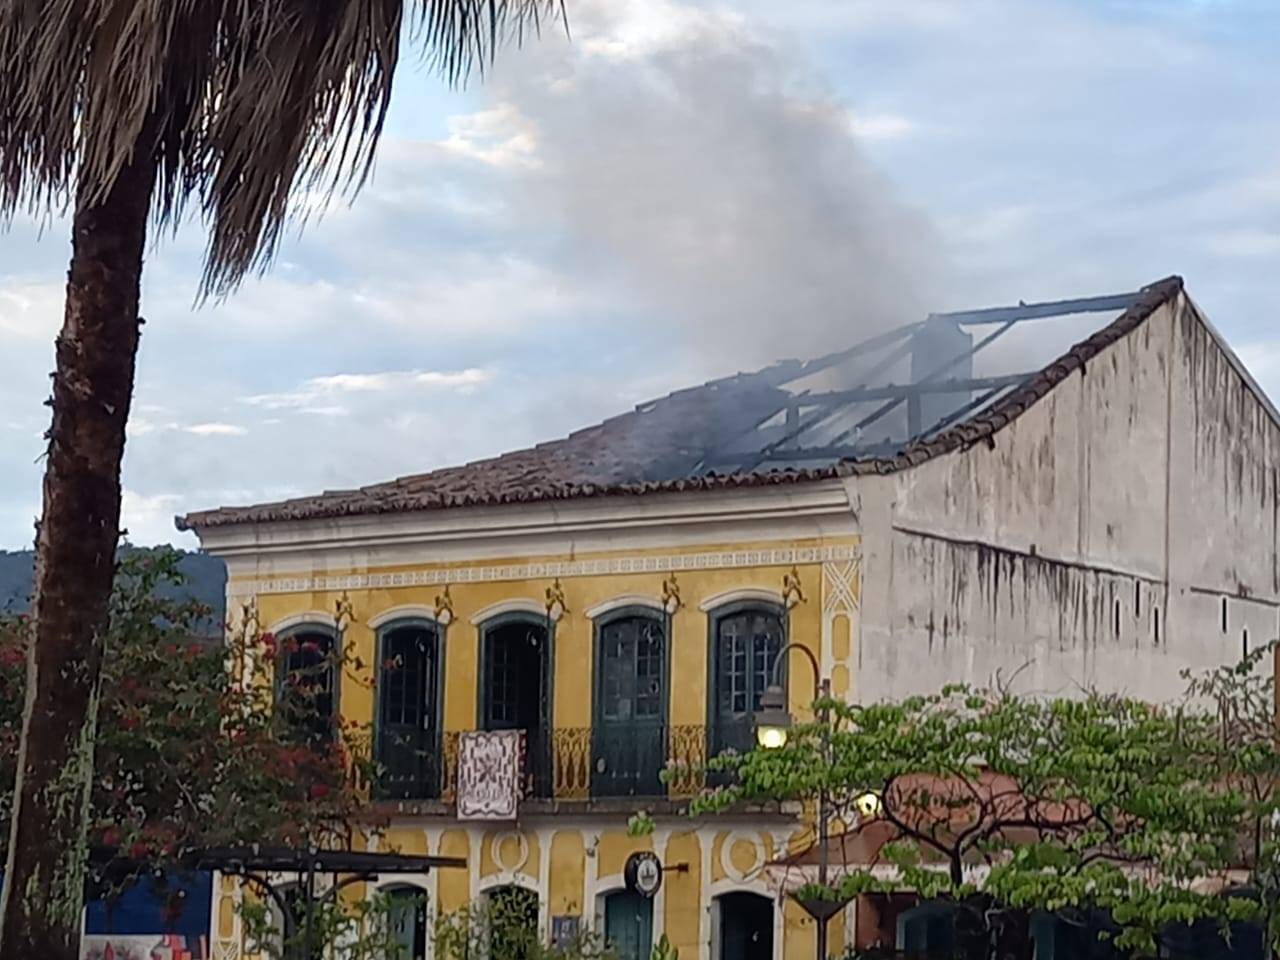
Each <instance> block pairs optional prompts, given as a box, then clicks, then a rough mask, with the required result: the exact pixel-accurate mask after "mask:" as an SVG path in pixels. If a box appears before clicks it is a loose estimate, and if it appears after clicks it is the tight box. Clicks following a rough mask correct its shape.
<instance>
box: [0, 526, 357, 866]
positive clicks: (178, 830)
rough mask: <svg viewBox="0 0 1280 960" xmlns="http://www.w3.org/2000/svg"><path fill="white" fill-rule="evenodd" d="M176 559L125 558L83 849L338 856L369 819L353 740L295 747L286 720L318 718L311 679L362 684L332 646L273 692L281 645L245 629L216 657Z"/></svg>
mask: <svg viewBox="0 0 1280 960" xmlns="http://www.w3.org/2000/svg"><path fill="white" fill-rule="evenodd" d="M180 561H181V555H180V554H179V553H178V552H177V551H172V550H167V549H165V550H156V551H148V552H143V553H127V554H125V555H124V556H123V559H122V561H121V567H120V572H119V574H118V576H117V578H116V584H115V590H114V592H113V594H112V600H111V608H110V617H111V618H110V633H109V636H108V639H107V655H106V659H105V662H104V666H103V672H104V683H103V688H102V703H101V725H100V729H99V738H98V746H97V750H96V755H95V776H94V782H93V791H92V803H91V814H90V816H91V822H90V824H89V835H90V839H91V842H92V843H93V844H94V845H95V846H97V847H98V848H99V849H106V850H107V851H112V850H113V851H115V852H116V855H117V857H118V859H120V860H143V859H146V860H149V861H151V862H152V863H155V864H158V865H163V864H164V863H165V862H167V861H177V860H180V859H181V857H182V856H183V854H184V853H186V852H188V851H190V850H192V849H195V848H200V847H210V846H235V845H239V844H247V843H261V844H278V845H283V846H297V845H308V844H317V845H322V846H325V845H339V846H341V845H344V844H345V842H346V839H347V837H348V835H349V833H350V830H351V829H352V825H353V824H354V823H355V822H356V821H357V820H359V821H360V822H361V824H362V825H364V824H366V823H368V824H369V825H375V824H372V823H371V822H370V821H369V820H368V816H369V811H368V810H367V809H366V805H365V803H364V798H363V796H362V794H361V792H360V790H359V786H360V784H361V783H363V782H366V778H367V777H368V776H371V775H372V773H373V771H372V769H371V767H370V763H369V761H368V758H367V752H368V751H367V750H365V749H363V746H362V745H363V744H364V743H366V742H367V738H366V736H365V733H364V731H363V730H362V729H360V728H357V727H355V726H352V725H349V724H343V723H340V722H339V723H336V725H335V727H334V729H333V731H332V736H331V737H329V738H327V739H326V742H324V743H320V744H317V743H308V742H304V741H303V740H301V739H300V738H299V736H298V735H297V727H296V725H293V724H289V723H288V722H287V718H288V717H290V716H299V715H307V714H310V713H313V712H314V708H315V704H314V702H313V701H314V699H315V697H316V690H317V687H316V684H315V683H313V682H311V681H312V680H313V679H314V676H313V675H312V674H313V673H314V672H315V671H318V670H334V671H343V670H347V671H351V672H352V673H355V672H357V670H358V669H359V668H362V667H363V665H362V664H357V663H356V662H355V661H354V658H353V657H352V655H351V653H350V651H349V650H347V649H346V647H345V645H344V644H343V643H342V642H341V638H339V642H338V643H336V644H334V647H333V649H332V651H330V652H329V653H328V655H327V656H325V657H323V658H321V659H320V660H319V661H317V662H316V663H315V664H313V665H312V666H311V667H310V668H309V671H310V672H309V671H295V672H294V674H293V675H291V676H290V677H289V678H287V679H286V681H285V682H283V683H281V684H278V685H276V686H275V687H273V685H272V684H270V683H267V682H264V680H263V678H266V677H270V676H271V673H272V671H273V669H274V668H275V667H276V666H277V664H278V662H279V661H280V658H281V657H282V656H283V655H285V654H287V653H288V650H287V649H286V647H287V645H288V644H289V643H290V641H287V640H282V641H277V639H276V638H275V637H272V636H270V635H268V634H262V633H260V632H259V631H258V629H257V625H256V623H254V622H253V621H252V619H250V620H248V621H246V622H245V623H244V624H243V625H242V626H241V627H240V628H238V629H237V630H235V631H232V633H231V636H230V637H229V639H228V640H227V641H226V642H225V643H224V641H223V638H222V636H221V629H220V627H219V625H215V628H217V633H218V635H217V636H215V637H212V638H211V637H209V636H208V633H209V629H210V624H209V612H210V611H209V609H208V607H206V606H204V605H202V604H200V603H199V602H197V601H194V600H191V599H188V598H184V597H183V594H182V591H181V590H180V589H178V588H179V587H180V586H181V585H182V582H183V576H182V573H181V572H180V570H179V567H178V565H179V563H180ZM30 626H31V625H30V621H29V620H28V619H27V617H26V616H25V615H13V616H9V617H8V618H7V619H3V620H0V859H2V857H3V853H4V844H5V843H6V842H7V839H8V837H9V824H8V817H9V813H10V811H11V798H12V794H13V786H14V779H15V775H16V763H17V756H18V738H19V734H20V730H21V723H22V706H23V700H24V686H25V681H26V657H25V652H24V649H23V647H24V645H25V643H26V642H28V638H29V637H30V635H31V630H30Z"/></svg>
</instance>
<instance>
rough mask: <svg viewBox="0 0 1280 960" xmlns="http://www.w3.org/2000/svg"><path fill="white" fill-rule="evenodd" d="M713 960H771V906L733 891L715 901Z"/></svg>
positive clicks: (754, 896) (765, 900) (757, 896)
mask: <svg viewBox="0 0 1280 960" xmlns="http://www.w3.org/2000/svg"><path fill="white" fill-rule="evenodd" d="M715 906H716V911H717V913H716V918H717V926H716V937H715V938H714V943H715V946H716V949H715V952H714V953H713V956H714V957H715V958H716V960H773V913H774V909H775V908H774V902H773V901H772V900H770V899H769V898H768V897H762V896H760V894H758V893H748V892H745V891H735V892H733V893H726V894H722V895H721V896H719V897H716V900H715Z"/></svg>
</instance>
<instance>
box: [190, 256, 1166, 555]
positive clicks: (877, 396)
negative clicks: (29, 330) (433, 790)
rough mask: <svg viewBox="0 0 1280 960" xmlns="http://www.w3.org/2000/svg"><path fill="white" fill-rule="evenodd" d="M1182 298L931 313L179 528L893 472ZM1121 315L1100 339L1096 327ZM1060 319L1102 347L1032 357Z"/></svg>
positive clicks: (1153, 293) (1027, 401) (1006, 411)
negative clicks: (508, 439)
mask: <svg viewBox="0 0 1280 960" xmlns="http://www.w3.org/2000/svg"><path fill="white" fill-rule="evenodd" d="M1181 289H1182V280H1181V278H1180V277H1169V278H1167V279H1165V280H1162V281H1159V282H1158V283H1154V284H1151V285H1150V286H1148V287H1144V288H1143V289H1142V290H1139V291H1136V292H1133V293H1123V294H1115V295H1108V296H1103V297H1090V298H1085V299H1076V300H1058V301H1052V302H1042V303H1019V304H1017V305H1015V306H1011V307H998V308H992V309H984V310H970V311H961V312H952V313H939V314H932V315H930V316H929V317H927V318H926V319H924V320H922V321H918V322H915V323H911V324H908V325H907V326H904V327H900V328H898V329H896V330H892V331H889V332H887V333H882V334H878V335H876V336H874V337H870V338H866V339H863V340H861V341H860V342H858V343H855V344H853V345H852V346H850V347H848V348H846V349H844V350H841V351H839V352H837V353H832V354H829V355H827V356H824V357H819V358H816V359H814V360H809V361H806V362H801V361H798V360H786V361H782V362H779V363H775V364H773V365H771V366H768V367H765V368H764V369H762V370H758V371H756V372H754V373H740V374H736V375H734V376H731V377H724V378H721V379H718V380H712V381H709V382H707V383H704V384H702V385H701V386H697V387H691V388H688V389H685V390H679V391H676V392H675V393H671V394H669V395H667V396H665V397H661V398H659V399H657V400H653V401H650V402H648V403H642V404H639V405H638V406H637V407H636V408H635V409H634V410H631V411H628V412H627V413H624V414H622V415H620V416H617V417H613V418H611V419H609V420H606V421H604V422H603V423H600V424H597V425H595V426H592V427H588V428H586V429H583V430H579V431H577V432H575V433H573V434H570V435H569V436H568V437H565V438H564V439H561V440H556V441H552V442H549V443H542V444H538V445H537V446H535V447H531V448H529V449H526V450H519V451H515V452H512V453H506V454H503V455H501V456H498V457H493V458H491V459H486V460H478V461H475V462H473V463H468V464H465V465H462V466H457V467H446V468H443V469H439V470H433V471H431V472H428V473H422V474H415V475H412V476H406V477H401V478H399V479H397V480H393V481H390V482H388V483H380V484H374V485H371V486H367V487H361V488H359V489H354V490H341V491H331V492H326V493H323V494H319V495H317V496H312V497H303V498H298V499H294V500H286V501H281V502H278V503H268V504H261V505H257V506H248V507H224V508H219V509H216V510H209V511H205V512H201V513H193V514H189V515H187V516H185V517H180V518H178V521H177V523H178V527H179V528H180V529H183V530H189V529H200V528H208V527H215V526H226V525H230V524H238V523H263V522H276V521H289V520H309V519H319V518H334V517H343V516H358V515H371V514H384V513H400V512H409V511H417V510H431V509H442V508H449V507H463V506H471V505H481V504H503V503H525V502H533V501H540V500H561V499H571V498H577V497H586V496H594V495H602V494H642V493H649V492H658V491H683V490H701V489H723V488H729V487H740V486H764V485H771V484H784V483H796V482H805V481H810V480H818V479H826V478H831V477H836V476H842V475H852V474H859V473H889V472H893V471H895V470H901V469H905V468H907V467H909V466H912V465H914V464H917V463H920V462H923V461H924V460H928V459H930V458H932V457H935V456H938V455H940V454H943V453H946V452H949V451H952V450H956V449H960V448H962V447H965V446H968V445H970V444H972V443H974V442H976V441H977V440H979V439H982V438H983V437H987V436H990V435H991V434H993V433H995V432H996V431H997V430H999V429H1001V428H1002V427H1003V426H1004V425H1005V424H1007V423H1009V422H1010V421H1012V420H1013V419H1014V418H1016V417H1017V416H1018V415H1019V414H1020V413H1021V412H1023V411H1024V410H1026V409H1027V408H1028V407H1030V406H1031V405H1032V404H1034V403H1035V402H1036V401H1037V400H1038V399H1039V398H1040V397H1042V396H1044V395H1045V394H1046V393H1048V392H1049V390H1051V389H1052V388H1053V386H1055V385H1056V384H1057V383H1059V382H1060V381H1062V380H1063V379H1065V378H1066V377H1067V376H1068V375H1070V373H1071V372H1073V371H1074V370H1076V369H1079V368H1080V367H1082V366H1083V365H1084V363H1085V362H1086V361H1087V360H1089V359H1090V358H1091V357H1092V356H1093V355H1095V354H1096V353H1097V352H1098V351H1100V350H1102V349H1103V348H1105V347H1106V346H1108V345H1109V344H1111V343H1113V342H1115V341H1116V340H1118V339H1119V338H1121V337H1123V336H1125V335H1126V334H1127V333H1129V332H1130V331H1132V330H1133V329H1134V328H1135V327H1137V326H1138V325H1139V324H1141V323H1142V322H1143V321H1144V320H1145V319H1146V318H1147V317H1148V316H1150V315H1151V314H1152V313H1153V312H1154V311H1155V310H1156V309H1157V308H1158V307H1159V306H1160V305H1161V304H1163V303H1165V302H1166V301H1168V300H1170V299H1171V298H1173V297H1174V296H1176V295H1177V294H1178V292H1179V291H1181ZM1115 314H1119V316H1118V317H1116V318H1115V319H1113V320H1111V321H1110V322H1109V323H1106V324H1105V325H1103V326H1102V328H1101V329H1099V328H1098V324H1099V320H1098V318H1099V316H1104V315H1115ZM1065 320H1074V321H1076V325H1075V326H1071V325H1070V324H1067V326H1066V330H1067V331H1068V332H1071V331H1076V332H1079V331H1080V330H1081V326H1080V325H1079V324H1081V323H1084V324H1088V326H1087V328H1086V329H1087V330H1089V331H1092V335H1091V336H1088V337H1087V338H1085V339H1082V340H1080V341H1078V342H1075V343H1074V345H1071V346H1069V347H1066V346H1065V345H1064V348H1063V349H1062V351H1061V352H1059V353H1058V354H1057V356H1056V359H1053V360H1051V362H1048V363H1045V360H1046V359H1048V358H1044V357H1036V356H1035V350H1036V348H1039V349H1041V351H1043V348H1044V346H1045V345H1046V344H1052V343H1053V342H1054V341H1053V337H1052V336H1051V335H1049V334H1048V332H1047V328H1048V326H1049V325H1050V323H1051V322H1052V321H1060V322H1063V321H1065ZM1042 321H1049V322H1050V323H1045V324H1042V323H1041V322H1042ZM1019 331H1023V333H1022V341H1023V342H1022V343H1021V344H1020V345H1019V344H1017V343H1016V342H1015V341H1016V339H1017V335H1018V334H1019ZM1066 343H1067V344H1070V343H1071V341H1070V340H1068V341H1066Z"/></svg>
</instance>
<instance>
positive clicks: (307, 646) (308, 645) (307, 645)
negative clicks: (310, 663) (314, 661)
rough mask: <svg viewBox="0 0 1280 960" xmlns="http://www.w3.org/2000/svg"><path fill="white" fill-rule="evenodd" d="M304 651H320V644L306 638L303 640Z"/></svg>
mask: <svg viewBox="0 0 1280 960" xmlns="http://www.w3.org/2000/svg"><path fill="white" fill-rule="evenodd" d="M302 652H303V653H319V652H320V644H318V643H316V642H315V641H314V640H304V641H302Z"/></svg>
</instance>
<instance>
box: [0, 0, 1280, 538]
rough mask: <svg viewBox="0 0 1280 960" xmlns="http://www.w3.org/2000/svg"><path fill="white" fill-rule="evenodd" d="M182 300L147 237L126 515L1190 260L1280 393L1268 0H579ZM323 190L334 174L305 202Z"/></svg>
mask: <svg viewBox="0 0 1280 960" xmlns="http://www.w3.org/2000/svg"><path fill="white" fill-rule="evenodd" d="M567 5H568V10H569V16H570V21H571V27H572V39H571V40H569V39H566V38H565V36H564V34H563V32H562V31H560V30H558V29H556V28H552V29H550V30H548V31H547V33H546V34H545V35H544V37H543V38H542V39H541V41H538V42H535V43H531V44H529V45H527V46H526V47H525V48H524V49H522V50H519V51H507V52H506V54H507V55H506V56H504V57H502V58H501V61H500V63H499V64H498V66H497V68H496V69H495V70H494V71H493V72H492V74H491V75H490V76H488V77H487V78H486V79H485V82H484V83H473V84H471V85H470V87H469V88H468V89H467V90H465V91H461V92H459V91H451V90H448V89H446V88H444V87H443V86H442V85H441V84H440V83H439V82H437V81H436V79H435V78H434V77H432V76H430V75H429V74H427V73H425V72H424V71H423V70H421V69H414V65H413V64H412V63H409V64H406V69H405V71H404V73H403V74H402V76H401V78H400V86H399V88H398V90H397V93H396V99H395V103H394V106H393V110H392V115H391V118H390V122H389V125H388V135H387V139H386V141H385V142H384V145H383V150H382V153H381V156H380V159H379V163H378V168H377V172H376V175H375V177H374V180H373V181H372V182H371V183H370V185H369V186H368V188H367V189H366V190H365V192H364V193H363V194H361V195H360V197H359V198H358V199H357V200H356V201H355V202H354V204H352V205H350V206H347V205H345V204H338V205H336V206H334V207H332V208H331V209H329V210H328V211H327V212H326V213H325V215H324V216H323V217H321V218H320V219H318V220H316V219H314V218H313V220H312V222H311V223H310V224H309V225H308V227H307V230H306V231H305V232H304V233H302V234H301V236H298V235H297V233H296V232H295V233H294V234H292V235H291V236H290V239H289V241H288V242H287V243H286V244H285V245H284V248H283V249H282V250H281V252H280V256H279V257H278V259H277V261H276V263H275V265H274V267H273V269H272V270H271V272H270V273H269V274H268V275H267V276H266V277H263V278H254V279H251V280H249V281H247V282H246V283H245V284H244V286H243V287H242V288H241V289H240V290H239V291H238V292H237V293H236V294H235V295H233V296H232V297H230V298H229V299H228V300H227V301H226V302H224V303H221V304H214V305H206V306H203V307H201V308H199V309H195V308H193V305H192V304H193V298H194V294H195V286H196V281H197V279H198V275H199V256H200V252H201V247H202V242H203V241H202V237H201V234H200V231H199V225H198V224H193V225H191V226H190V227H188V228H185V229H184V230H183V231H182V232H181V233H180V234H179V235H178V236H177V237H176V238H174V237H169V238H160V239H158V240H157V242H156V243H155V244H154V247H153V249H152V251H151V253H150V256H149V259H148V266H147V278H146V283H145V290H144V315H145V316H146V317H147V318H148V324H147V326H146V328H145V334H144V344H143V349H142V354H141V357H140V369H139V380H138V392H137V398H136V401H135V410H134V423H133V427H132V430H131V434H130V447H129V452H128V454H127V458H126V464H125V487H126V519H125V523H126V526H127V527H128V528H129V531H130V535H131V537H132V538H133V539H134V540H135V541H137V542H148V543H149V542H155V541H159V540H176V541H177V542H184V543H190V541H188V540H183V539H182V538H180V537H178V535H177V534H176V533H174V531H173V527H172V516H173V515H174V514H175V513H180V512H184V511H186V510H189V509H198V508H203V507H208V506H213V505H218V504H223V503H235V502H247V501H254V500H260V499H264V498H274V497H278V496H286V495H293V494H300V493H308V492H315V491H317V490H320V489H329V488H336V487H344V486H352V485H357V484H361V483H369V482H376V481H380V480H385V479H389V478H391V477H393V476H397V475H401V474H405V473H412V472H417V471H421V470H425V469H428V468H430V467H433V466H440V465H444V464H448V463H454V462H459V461H463V460H468V459H473V458H476V457H481V456H487V455H492V454H496V453H499V452H502V451H504V450H510V449H514V448H517V447H520V446H524V445H527V444H529V443H533V442H536V441H538V440H542V439H549V438H552V437H554V436H557V435H561V434H563V433H565V432H567V431H568V430H571V429H574V428H576V427H579V426H583V425H586V424H588V423H590V422H593V421H595V420H598V419H600V418H602V417H604V416H608V415H610V414H613V413H616V412H619V411H621V410H623V409H626V408H628V407H629V406H631V405H633V404H635V403H636V402H639V401H641V400H643V399H646V398H647V397H650V396H653V395H656V394H660V393H663V392H666V391H668V390H670V389H674V388H677V387H679V386H682V385H686V384H688V383H690V382H693V381H696V380H700V379H705V378H706V377H709V376H714V375H719V374H723V373H727V372H732V371H734V370H737V369H746V368H751V367H753V366H756V365H759V364H762V363H765V362H767V361H769V360H771V359H773V358H776V357H779V356H784V355H785V356H790V355H805V354H807V353H812V352H817V351H820V350H823V349H827V348H830V347H838V346H840V345H842V344H845V343H848V342H851V341H853V340H855V339H857V338H858V337H859V336H862V335H864V334H865V333H868V332H874V331H875V330H876V329H880V328H882V327H883V326H885V325H887V324H891V323H900V322H906V321H909V320H912V319H915V318H917V317H918V316H919V315H920V313H921V312H922V311H924V310H927V309H946V308H954V307H962V306H973V305H984V304H991V303H998V302H1009V301H1016V300H1018V299H1027V300H1031V299H1041V298H1051V297H1057V296H1071V295H1085V294H1091V293H1103V292H1113V291H1117V290H1124V289H1132V288H1134V287H1137V286H1139V285H1141V284H1143V283H1145V282H1148V281H1150V280H1154V279H1157V278H1159V277H1161V276H1164V275H1167V274H1169V273H1174V272H1177V273H1182V274H1183V275H1184V276H1186V278H1187V281H1188V285H1189V289H1190V291H1191V293H1192V295H1193V296H1194V297H1195V298H1196V299H1197V300H1198V301H1199V302H1200V304H1201V305H1202V306H1203V307H1204V308H1205V309H1206V310H1207V311H1208V313H1209V314H1210V316H1211V317H1212V318H1213V320H1214V321H1215V323H1216V324H1217V325H1218V326H1219V327H1220V328H1221V329H1222V330H1223V331H1224V332H1225V333H1226V335H1227V337H1228V338H1229V339H1230V340H1231V341H1232V343H1233V344H1234V345H1235V346H1236V347H1237V349H1238V350H1239V351H1240V353H1241V355H1242V356H1243V357H1244V359H1245V361H1246V362H1247V363H1248V364H1249V365H1250V367H1251V369H1253V370H1254V372H1255V374H1256V375H1257V377H1258V379H1259V380H1260V381H1261V382H1262V384H1263V385H1264V386H1265V387H1267V388H1268V389H1269V390H1270V391H1271V392H1272V394H1273V396H1277V395H1280V330H1277V327H1276V324H1275V322H1274V320H1273V319H1272V317H1273V313H1274V311H1275V309H1276V306H1277V297H1276V296H1275V294H1274V293H1273V285H1272V282H1271V279H1272V277H1273V275H1275V274H1276V272H1277V271H1276V263H1277V260H1278V259H1280V111H1276V110H1275V108H1274V98H1275V94H1274V91H1275V90H1276V89H1277V88H1278V87H1280V61H1277V60H1276V58H1275V57H1274V55H1273V54H1272V52H1271V50H1270V49H1269V47H1270V46H1271V45H1273V43H1274V38H1275V37H1276V36H1277V35H1280V5H1276V4H1272V3H1262V2H1252V3H1251V2H1244V0H1198V2H1194V0H1132V2H1120V0H1117V2H1101V0H1095V2H1079V0H1077V2H1053V0H883V2H881V0H825V2H819V0H788V2H787V3H785V4H779V3H777V2H776V0H737V2H727V0H726V2H711V0H708V2H696V0H567ZM300 203H301V204H302V205H303V206H304V207H312V206H314V204H315V201H314V200H312V199H311V198H305V197H304V198H300ZM66 256H67V240H66V228H65V224H63V223H58V222H55V223H53V224H49V225H47V226H46V227H45V229H44V230H43V232H41V231H40V230H38V229H37V226H36V225H33V224H30V223H26V222H21V221H20V222H18V223H16V224H14V226H13V227H12V229H11V230H10V231H9V233H8V234H6V235H3V236H0V346H2V347H3V349H0V438H2V439H3V441H4V442H3V444H0V547H9V548H18V547H22V546H25V545H26V544H27V543H29V542H30V540H31V532H32V522H33V520H34V518H35V516H36V514H37V512H38V509H39V477H40V463H39V456H40V453H41V449H42V442H41V440H40V433H41V432H42V431H43V429H44V427H45V424H46V422H47V410H46V409H45V408H44V407H43V406H42V405H41V402H42V401H43V399H44V397H45V394H46V391H47V382H48V381H47V372H48V370H49V368H50V366H51V362H52V347H51V343H52V337H53V334H54V332H55V330H56V328H57V325H58V322H59V319H60V304H61V284H62V278H63V276H64V275H65V269H66V264H65V261H66Z"/></svg>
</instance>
